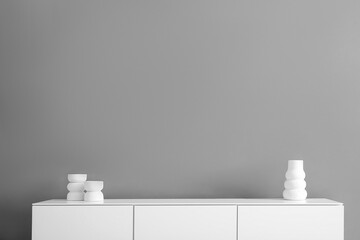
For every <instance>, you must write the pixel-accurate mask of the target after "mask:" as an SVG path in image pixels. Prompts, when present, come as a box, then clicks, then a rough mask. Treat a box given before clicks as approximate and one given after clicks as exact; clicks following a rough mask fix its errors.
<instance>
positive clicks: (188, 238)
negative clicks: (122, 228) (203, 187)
mask: <svg viewBox="0 0 360 240" xmlns="http://www.w3.org/2000/svg"><path fill="white" fill-rule="evenodd" d="M134 234H135V236H134V239H135V240H154V239H156V240H192V239H194V240H195V239H196V240H236V206H136V207H135V229H134Z"/></svg>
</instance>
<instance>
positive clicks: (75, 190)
mask: <svg viewBox="0 0 360 240" xmlns="http://www.w3.org/2000/svg"><path fill="white" fill-rule="evenodd" d="M86 178H87V175H86V174H68V180H69V184H68V185H67V189H68V190H69V192H68V194H67V196H66V199H67V200H69V201H83V200H84V195H85V193H84V188H85V181H86Z"/></svg>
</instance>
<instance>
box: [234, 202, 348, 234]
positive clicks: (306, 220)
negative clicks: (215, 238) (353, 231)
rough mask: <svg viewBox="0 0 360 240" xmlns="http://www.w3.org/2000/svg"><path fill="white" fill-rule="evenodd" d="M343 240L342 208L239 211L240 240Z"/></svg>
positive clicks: (275, 207)
mask: <svg viewBox="0 0 360 240" xmlns="http://www.w3.org/2000/svg"><path fill="white" fill-rule="evenodd" d="M267 239H271V240H343V239H344V208H343V206H336V207H334V206H252V207H244V206H239V207H238V240H267Z"/></svg>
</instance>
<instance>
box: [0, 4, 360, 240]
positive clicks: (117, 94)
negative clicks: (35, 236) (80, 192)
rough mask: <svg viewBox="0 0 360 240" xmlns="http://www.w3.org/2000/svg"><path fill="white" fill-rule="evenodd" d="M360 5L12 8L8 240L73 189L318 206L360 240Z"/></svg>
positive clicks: (5, 192)
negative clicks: (290, 195)
mask: <svg viewBox="0 0 360 240" xmlns="http://www.w3.org/2000/svg"><path fill="white" fill-rule="evenodd" d="M359 13H360V4H359V1H356V0H354V1H343V0H338V1H333V0H320V1H317V0H315V1H314V0H311V1H310V0H301V1H289V0H283V1H266V0H264V1H253V0H252V1H250V0H249V1H227V0H225V1H208V0H191V1H188V0H185V1H180V0H177V1H171V0H170V1H169V0H163V1H158V0H155V1H145V0H144V1H89V0H86V1H85V0H84V1H73V0H71V1H68V0H66V1H64V0H61V1H55V0H24V1H18V0H3V1H0V160H1V162H0V163H1V165H0V191H1V195H0V196H1V197H0V226H1V230H0V239H1V240H3V239H30V234H31V203H32V202H36V201H41V200H46V199H51V198H65V196H66V192H67V191H66V184H67V180H66V174H67V173H71V172H72V173H75V172H84V173H88V174H89V178H91V179H93V180H95V179H101V180H104V181H105V189H104V194H105V196H106V197H107V198H172V197H200V198H212V197H250V198H251V197H253V198H258V197H281V193H282V190H283V182H284V174H285V171H286V167H287V166H286V165H287V160H288V159H304V160H305V171H306V173H307V178H306V180H307V182H308V188H307V190H308V193H309V197H326V198H331V199H335V200H338V201H342V202H344V203H345V206H346V227H345V229H346V239H359V238H360V229H359V227H358V217H359V215H360V207H359V204H358V203H357V202H358V199H359V197H360V196H359V195H360V194H359V186H358V183H359V182H360V176H359V160H360V159H359V156H360V147H359V143H360V14H359Z"/></svg>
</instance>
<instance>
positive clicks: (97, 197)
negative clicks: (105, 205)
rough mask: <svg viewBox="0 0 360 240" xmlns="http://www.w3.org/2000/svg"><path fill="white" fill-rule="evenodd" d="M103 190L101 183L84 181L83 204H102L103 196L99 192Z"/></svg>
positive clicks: (102, 183)
mask: <svg viewBox="0 0 360 240" xmlns="http://www.w3.org/2000/svg"><path fill="white" fill-rule="evenodd" d="M103 188H104V182H103V181H86V182H85V191H86V193H85V197H84V200H85V202H102V201H104V194H103V193H102V192H101V190H102V189H103Z"/></svg>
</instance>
